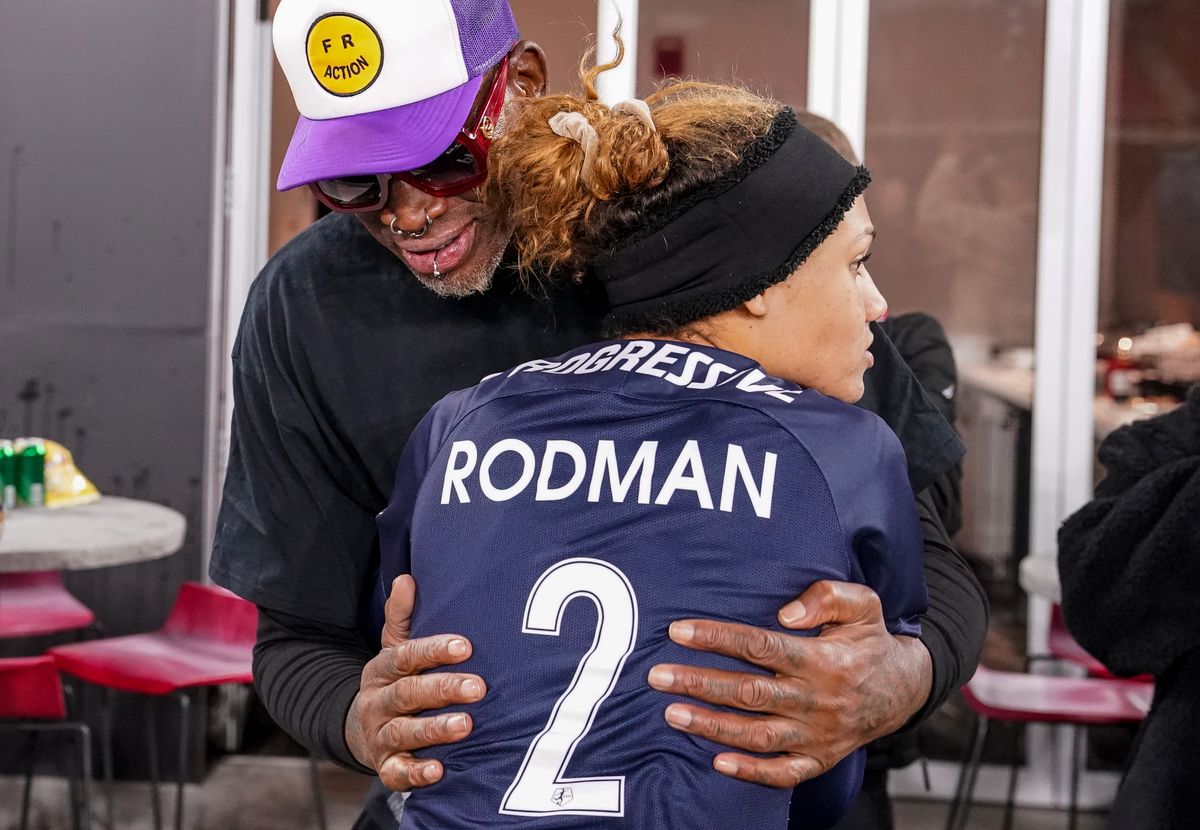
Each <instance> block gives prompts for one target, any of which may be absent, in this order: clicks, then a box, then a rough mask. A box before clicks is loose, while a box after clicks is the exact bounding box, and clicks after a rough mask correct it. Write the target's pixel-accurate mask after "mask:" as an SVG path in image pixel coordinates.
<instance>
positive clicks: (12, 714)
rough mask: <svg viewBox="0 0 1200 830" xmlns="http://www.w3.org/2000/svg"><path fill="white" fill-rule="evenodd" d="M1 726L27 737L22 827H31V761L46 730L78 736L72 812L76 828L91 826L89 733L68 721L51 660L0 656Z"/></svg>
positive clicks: (90, 743)
mask: <svg viewBox="0 0 1200 830" xmlns="http://www.w3.org/2000/svg"><path fill="white" fill-rule="evenodd" d="M0 721H4V723H0V728H5V729H15V730H18V731H21V732H26V733H28V736H29V743H28V746H27V749H26V752H27V766H26V770H25V794H24V796H23V797H22V800H21V824H20V826H21V828H22V830H24V828H26V827H28V826H29V799H30V795H31V793H32V792H33V763H34V759H35V754H36V752H37V736H38V735H39V734H40V733H42V732H73V733H75V735H76V736H77V737H78V745H79V754H80V757H79V778H80V781H79V783H78V784H76V782H75V779H74V777H72V778H71V814H72V822H73V826H74V827H76V828H80V827H84V828H86V827H88V826H90V816H91V808H90V806H89V800H88V788H89V782H90V781H91V779H92V739H91V732H90V731H89V730H88V728H87V725H86V724H83V723H73V722H70V721H68V720H67V705H66V700H65V698H64V696H63V686H62V681H61V679H60V678H59V676H58V670H57V669H56V668H55V665H54V659H53V658H52V657H48V656H43V657H8V658H0Z"/></svg>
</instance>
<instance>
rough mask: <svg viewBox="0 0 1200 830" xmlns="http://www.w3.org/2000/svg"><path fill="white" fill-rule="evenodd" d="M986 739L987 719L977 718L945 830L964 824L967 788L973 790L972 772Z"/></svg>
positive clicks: (953, 829) (964, 756) (959, 774)
mask: <svg viewBox="0 0 1200 830" xmlns="http://www.w3.org/2000/svg"><path fill="white" fill-rule="evenodd" d="M986 738H987V719H986V718H984V717H982V716H979V717H978V718H976V721H975V734H974V736H973V737H972V738H971V743H969V744H967V748H966V751H965V752H964V753H963V760H962V767H961V768H960V769H959V772H958V786H957V787H956V788H955V790H954V800H953V801H952V802H950V814H949V815H948V816H946V830H956V828H958V827H961V826H962V825H963V824H965V823H966V820H967V819H966V807H967V802H968V801H969V799H970V796H969V795H968V786H969V787H970V789H972V790H973V789H974V786H975V785H974V782H973V781H972V780H971V779H972V770H973V769H974V768H975V767H976V765H977V764H978V760H977V759H978V758H979V757H980V756H981V754H982V752H983V742H984V739H986Z"/></svg>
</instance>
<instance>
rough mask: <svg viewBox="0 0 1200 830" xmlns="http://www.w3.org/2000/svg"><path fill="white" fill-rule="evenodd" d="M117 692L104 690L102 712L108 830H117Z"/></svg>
mask: <svg viewBox="0 0 1200 830" xmlns="http://www.w3.org/2000/svg"><path fill="white" fill-rule="evenodd" d="M115 698H116V692H115V691H113V690H112V689H105V690H104V704H103V705H102V706H101V710H100V744H101V746H100V750H101V752H100V760H101V762H102V763H103V764H104V798H105V802H106V803H105V805H104V812H105V816H104V817H105V819H106V820H107V824H108V830H115V828H116V826H117V823H116V819H115V809H114V806H113V740H112V720H113V707H114V705H115Z"/></svg>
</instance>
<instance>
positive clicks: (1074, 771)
mask: <svg viewBox="0 0 1200 830" xmlns="http://www.w3.org/2000/svg"><path fill="white" fill-rule="evenodd" d="M1086 735H1087V732H1086V731H1085V729H1084V727H1083V726H1074V727H1072V732H1071V811H1070V813H1068V814H1067V827H1068V828H1069V830H1075V822H1076V820H1077V819H1078V818H1079V809H1078V805H1079V772H1080V768H1081V767H1082V758H1081V756H1082V754H1083V753H1082V749H1083V744H1084V738H1085V737H1086Z"/></svg>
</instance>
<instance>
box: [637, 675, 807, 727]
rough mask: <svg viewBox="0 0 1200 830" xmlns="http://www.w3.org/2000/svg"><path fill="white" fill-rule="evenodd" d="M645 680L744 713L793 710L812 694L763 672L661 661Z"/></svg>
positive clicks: (655, 686) (661, 687)
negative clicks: (697, 666) (755, 672)
mask: <svg viewBox="0 0 1200 830" xmlns="http://www.w3.org/2000/svg"><path fill="white" fill-rule="evenodd" d="M647 682H648V683H649V684H650V686H651V687H652V688H654V689H657V690H658V691H660V692H671V693H673V694H677V695H684V696H685V697H690V698H695V699H696V700H700V701H703V702H705V703H712V704H716V705H718V706H730V707H732V708H734V709H741V710H742V711H746V712H770V713H776V714H777V713H779V712H783V711H789V710H791V711H794V710H798V709H803V708H804V707H806V706H807V705H808V703H809V701H808V699H807V697H811V693H808V692H805V691H802V690H801V688H800V687H799V686H798V684H797V683H795V682H793V681H789V680H786V679H781V678H778V677H774V676H772V675H765V674H748V673H746V672H731V671H722V670H721V669H700V668H695V667H693V666H681V665H672V664H666V663H664V664H661V665H658V666H655V667H654V668H652V669H651V670H650V674H649V676H648V677H647Z"/></svg>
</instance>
